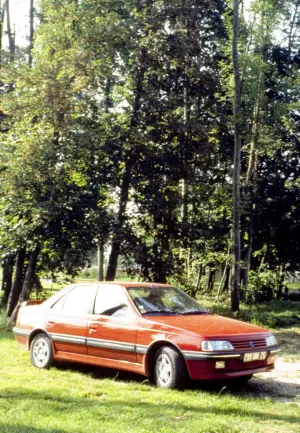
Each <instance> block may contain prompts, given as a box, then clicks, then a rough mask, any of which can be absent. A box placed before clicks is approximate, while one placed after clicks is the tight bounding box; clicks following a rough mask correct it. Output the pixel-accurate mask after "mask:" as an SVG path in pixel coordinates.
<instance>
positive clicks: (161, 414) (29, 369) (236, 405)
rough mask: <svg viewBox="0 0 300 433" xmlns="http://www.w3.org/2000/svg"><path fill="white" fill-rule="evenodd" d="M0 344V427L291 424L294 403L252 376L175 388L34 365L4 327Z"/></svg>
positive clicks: (200, 431)
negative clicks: (233, 384)
mask: <svg viewBox="0 0 300 433" xmlns="http://www.w3.org/2000/svg"><path fill="white" fill-rule="evenodd" d="M0 350H1V351H0V354H1V356H0V378H1V380H0V432H1V433H120V432H122V433H123V432H125V433H140V432H144V433H150V432H151V433H152V432H153V431H155V432H159V433H171V432H172V433H177V432H181V433H186V432H191V433H209V432H210V433H242V432H245V433H246V432H247V433H252V432H253V433H256V432H265V431H272V430H268V428H269V427H271V426H272V428H273V429H274V430H273V431H274V432H276V431H277V432H279V431H280V432H283V433H294V432H295V433H296V432H297V431H298V430H297V429H298V425H299V423H300V413H299V406H298V405H297V404H296V403H295V404H294V403H291V404H288V405H285V406H284V407H283V405H282V404H281V403H278V402H276V395H275V398H274V395H272V396H270V397H266V396H263V397H262V396H260V390H259V388H256V387H255V383H254V384H251V386H250V384H249V385H247V386H245V388H240V389H238V388H230V387H228V386H225V387H224V386H223V385H212V386H209V385H203V384H195V385H194V386H193V387H191V388H189V389H187V390H186V391H184V392H179V391H169V390H162V389H157V388H153V387H151V386H150V385H149V384H148V383H147V381H145V378H143V377H140V376H137V375H133V374H127V373H122V372H119V374H118V372H116V371H113V370H107V369H100V368H93V367H90V366H81V365H79V364H60V365H57V366H54V367H52V368H51V369H50V370H39V369H37V368H34V367H33V366H32V365H31V363H30V359H29V353H28V352H23V351H21V350H20V349H19V348H18V347H17V345H16V343H15V341H14V339H13V336H12V333H11V332H1V333H0ZM250 383H251V382H250ZM256 389H257V392H256V391H255V390H256Z"/></svg>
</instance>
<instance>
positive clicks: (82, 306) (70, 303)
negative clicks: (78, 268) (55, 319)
mask: <svg viewBox="0 0 300 433" xmlns="http://www.w3.org/2000/svg"><path fill="white" fill-rule="evenodd" d="M96 289H97V286H92V285H87V284H86V285H82V286H77V287H75V288H74V289H73V290H71V291H70V292H69V293H67V295H66V299H65V302H64V305H63V309H62V311H63V312H64V313H68V314H78V315H84V314H88V313H89V312H90V311H91V306H92V305H93V302H94V299H95V294H96Z"/></svg>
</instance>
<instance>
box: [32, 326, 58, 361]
mask: <svg viewBox="0 0 300 433" xmlns="http://www.w3.org/2000/svg"><path fill="white" fill-rule="evenodd" d="M30 356H31V362H32V364H33V365H34V366H35V367H37V368H49V367H50V365H51V364H52V362H53V350H52V344H51V341H50V339H49V337H48V336H47V335H46V334H43V333H41V334H37V335H36V336H35V337H34V338H33V340H32V342H31V345H30Z"/></svg>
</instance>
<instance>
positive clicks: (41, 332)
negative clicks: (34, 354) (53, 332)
mask: <svg viewBox="0 0 300 433" xmlns="http://www.w3.org/2000/svg"><path fill="white" fill-rule="evenodd" d="M38 334H45V335H47V337H48V338H49V340H50V341H51V345H52V340H51V338H50V335H49V334H48V332H47V331H45V329H42V328H38V329H34V330H33V331H32V333H31V334H30V335H29V338H28V347H27V349H28V350H30V346H31V343H32V340H33V339H34V337H35V336H36V335H38ZM52 348H53V345H52Z"/></svg>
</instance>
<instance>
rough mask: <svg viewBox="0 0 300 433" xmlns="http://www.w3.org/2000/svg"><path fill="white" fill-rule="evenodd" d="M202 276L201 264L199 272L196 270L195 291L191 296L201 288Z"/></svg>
mask: <svg viewBox="0 0 300 433" xmlns="http://www.w3.org/2000/svg"><path fill="white" fill-rule="evenodd" d="M202 275H203V265H202V264H201V265H200V267H199V270H198V275H197V281H196V285H195V290H194V292H193V296H196V294H197V293H198V291H199V289H200V288H201V279H202Z"/></svg>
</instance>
